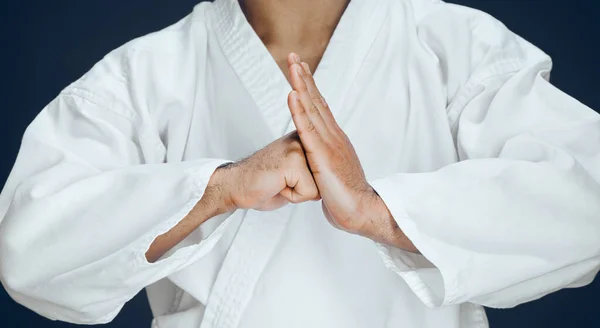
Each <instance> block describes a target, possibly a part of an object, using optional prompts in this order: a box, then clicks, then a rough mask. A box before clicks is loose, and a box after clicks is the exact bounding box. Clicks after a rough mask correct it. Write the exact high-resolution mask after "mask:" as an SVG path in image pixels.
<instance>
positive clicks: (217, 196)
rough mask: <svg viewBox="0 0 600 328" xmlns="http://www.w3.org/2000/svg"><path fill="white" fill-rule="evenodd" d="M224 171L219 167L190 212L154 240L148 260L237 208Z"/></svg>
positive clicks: (156, 258) (157, 256)
mask: <svg viewBox="0 0 600 328" xmlns="http://www.w3.org/2000/svg"><path fill="white" fill-rule="evenodd" d="M224 171H225V168H224V167H220V168H217V169H216V170H215V172H214V173H213V175H212V176H211V178H210V180H209V183H208V185H207V187H206V190H205V192H204V195H203V196H202V198H201V199H200V200H199V201H198V203H197V204H196V206H194V208H193V209H192V210H191V211H190V213H188V215H187V216H186V217H185V218H183V220H181V221H180V222H179V223H178V224H177V225H176V226H174V227H173V228H172V229H171V230H169V231H167V232H166V233H164V234H162V235H160V236H158V237H157V238H156V239H155V240H154V241H153V242H152V244H151V245H150V247H149V248H148V251H147V252H146V259H147V260H148V262H150V263H153V262H156V261H157V260H158V259H159V258H160V257H161V256H163V255H164V254H165V253H166V252H167V251H168V250H170V249H171V248H173V247H175V245H177V244H178V243H179V242H181V241H182V240H184V239H185V238H186V237H187V236H188V235H189V234H190V233H192V232H193V231H194V230H196V229H197V228H198V227H199V226H200V225H201V224H203V223H204V222H206V221H207V220H209V219H211V218H213V217H215V216H218V215H220V214H223V213H227V212H230V211H233V210H235V205H234V204H232V202H231V201H230V200H229V199H230V198H229V196H228V185H227V183H226V182H225V179H224V178H225V175H226V173H225V172H224Z"/></svg>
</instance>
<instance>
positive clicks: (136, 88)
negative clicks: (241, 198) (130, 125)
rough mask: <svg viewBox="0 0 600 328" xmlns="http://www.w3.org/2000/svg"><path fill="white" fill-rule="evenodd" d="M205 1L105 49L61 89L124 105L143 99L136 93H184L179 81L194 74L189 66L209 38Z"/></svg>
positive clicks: (199, 57)
mask: <svg viewBox="0 0 600 328" xmlns="http://www.w3.org/2000/svg"><path fill="white" fill-rule="evenodd" d="M210 5H211V3H210V2H202V3H200V4H199V5H197V6H196V7H195V8H194V10H193V12H192V13H191V14H189V15H187V16H186V17H184V18H182V19H181V20H179V21H178V22H176V23H175V24H173V25H171V26H168V27H166V28H164V29H162V30H160V31H156V32H151V33H149V34H147V35H144V36H141V37H139V38H136V39H134V40H131V41H129V42H127V43H125V44H124V45H122V46H120V47H118V48H116V49H114V50H112V51H110V52H109V53H108V54H107V55H106V56H104V57H103V58H102V59H101V60H100V61H99V62H98V63H96V64H95V65H94V66H93V67H92V68H91V69H90V70H89V71H88V72H87V73H86V74H84V75H83V76H82V77H81V78H79V79H78V80H76V81H75V82H73V83H72V84H71V85H69V86H68V87H67V88H66V89H65V91H73V90H75V91H76V92H77V94H79V95H82V96H85V97H90V98H94V99H95V101H96V102H102V103H103V105H104V106H115V104H119V106H118V107H123V108H129V110H133V108H135V107H136V103H137V104H140V103H143V102H140V101H139V100H140V99H141V98H147V97H155V98H159V97H161V96H164V95H167V94H176V93H177V92H180V93H181V92H183V90H177V88H178V85H179V86H181V85H182V84H184V82H185V80H186V79H193V78H194V77H193V76H191V72H195V70H194V67H200V66H201V65H203V62H202V61H203V60H206V58H205V57H206V56H204V57H203V56H202V54H204V53H205V50H206V48H207V45H208V39H209V24H208V23H207V20H206V19H205V17H206V15H205V12H206V11H207V10H210ZM137 107H139V106H137ZM137 110H139V108H136V111H137Z"/></svg>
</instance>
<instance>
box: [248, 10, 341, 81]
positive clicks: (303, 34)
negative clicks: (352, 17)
mask: <svg viewBox="0 0 600 328" xmlns="http://www.w3.org/2000/svg"><path fill="white" fill-rule="evenodd" d="M349 2H350V1H349V0H241V1H240V5H241V7H242V10H243V11H244V14H245V15H246V18H247V19H248V22H249V23H250V25H252V28H253V29H254V31H255V32H256V34H257V35H258V36H259V37H260V39H261V40H262V42H263V43H264V44H265V46H266V48H267V49H268V50H269V52H270V53H271V56H272V57H273V59H274V60H275V61H276V62H277V65H279V67H280V68H281V71H282V72H283V73H284V74H285V76H286V77H287V79H288V81H289V80H290V76H289V71H288V65H287V56H288V54H289V53H291V52H296V53H298V54H299V55H300V56H302V58H303V59H304V61H305V62H307V63H308V64H309V65H310V67H313V68H316V67H317V66H318V65H319V62H320V61H321V58H322V57H323V53H324V52H325V49H326V48H327V45H328V44H329V40H330V39H331V36H332V35H333V32H334V30H335V27H336V26H337V24H338V22H339V20H340V18H341V17H342V14H343V13H344V10H345V9H346V7H347V6H348V3H349Z"/></svg>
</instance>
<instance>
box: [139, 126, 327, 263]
mask: <svg viewBox="0 0 600 328" xmlns="http://www.w3.org/2000/svg"><path fill="white" fill-rule="evenodd" d="M318 199H320V196H319V191H318V189H317V187H316V185H315V182H314V180H313V177H312V174H311V173H310V171H309V169H308V166H307V164H306V158H305V157H304V150H303V148H302V144H301V143H300V139H299V137H298V134H297V133H296V132H295V131H294V132H292V133H289V134H287V135H285V136H283V137H282V138H280V139H277V140H275V141H274V142H272V143H271V144H269V145H268V146H266V147H265V148H263V149H261V150H259V151H258V152H256V153H254V154H253V155H252V156H250V157H248V158H246V159H244V160H241V161H239V162H237V163H232V164H231V165H229V166H226V167H222V168H218V169H217V170H215V172H214V173H213V175H212V176H211V178H210V181H209V183H208V186H207V188H206V191H205V192H204V195H203V196H202V198H201V199H200V201H198V203H197V204H196V206H195V207H194V208H193V209H192V211H191V212H190V213H189V214H188V215H187V216H186V217H185V218H184V219H183V220H181V221H180V222H179V224H177V225H176V226H175V227H173V228H172V229H171V230H169V231H168V232H167V233H165V234H163V235H161V236H159V237H157V238H156V239H155V240H154V242H153V243H152V245H151V246H150V248H149V249H148V251H147V252H146V259H147V260H148V261H149V262H155V261H157V260H158V259H159V258H160V257H161V256H162V255H163V254H164V253H165V252H167V251H168V250H169V249H171V248H173V247H174V246H175V245H177V244H178V243H179V242H180V241H182V240H183V239H184V238H185V237H187V236H188V235H189V234H190V233H191V232H192V231H194V230H195V229H196V228H198V227H199V226H200V225H201V224H202V223H204V222H206V220H208V219H210V218H212V217H215V216H217V215H220V214H223V213H227V212H231V211H234V210H237V209H255V210H261V211H270V210H275V209H277V208H280V207H282V206H284V205H286V204H288V203H302V202H306V201H311V200H318Z"/></svg>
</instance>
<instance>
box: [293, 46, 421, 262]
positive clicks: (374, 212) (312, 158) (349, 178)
mask: <svg viewBox="0 0 600 328" xmlns="http://www.w3.org/2000/svg"><path fill="white" fill-rule="evenodd" d="M288 66H289V70H290V77H291V79H290V80H291V83H292V88H293V90H292V92H290V94H289V96H288V106H289V107H290V112H291V113H292V119H293V121H294V124H295V125H296V129H297V131H298V135H299V137H300V141H301V142H302V146H303V147H304V152H305V154H306V159H307V162H308V165H309V168H310V170H311V171H312V173H313V177H314V181H315V183H316V185H317V187H318V189H319V193H320V195H321V198H322V199H323V205H322V206H323V213H324V214H325V217H326V218H327V219H328V220H329V222H330V223H331V224H332V225H333V226H335V227H337V228H339V229H342V230H345V231H348V232H351V233H356V234H360V235H363V236H365V237H368V238H371V239H373V240H377V241H381V242H384V243H387V244H391V245H397V246H398V247H401V248H404V249H408V250H415V249H414V246H413V245H412V243H410V241H408V240H407V238H406V236H404V235H403V234H402V232H401V231H400V229H399V228H398V226H397V224H396V222H395V221H394V218H393V216H392V215H391V213H390V212H389V210H388V208H387V206H386V205H385V203H384V202H383V200H382V199H381V197H379V195H377V193H376V192H375V190H374V189H373V188H372V187H371V185H370V184H369V183H368V182H367V180H366V177H365V174H364V172H363V168H362V166H361V164H360V160H359V159H358V156H357V155H356V151H355V150H354V147H353V146H352V143H351V142H350V139H348V136H347V135H346V134H345V133H344V131H342V129H341V127H340V126H339V125H338V123H337V122H336V121H335V118H334V117H333V114H332V113H331V110H330V109H329V105H328V104H327V102H326V101H325V99H324V98H323V96H322V95H321V93H320V92H319V89H318V88H317V85H316V83H315V80H314V79H313V76H312V74H311V72H310V69H309V67H308V65H307V64H306V63H303V62H301V61H300V58H299V57H298V55H296V54H290V55H289V56H288Z"/></svg>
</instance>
